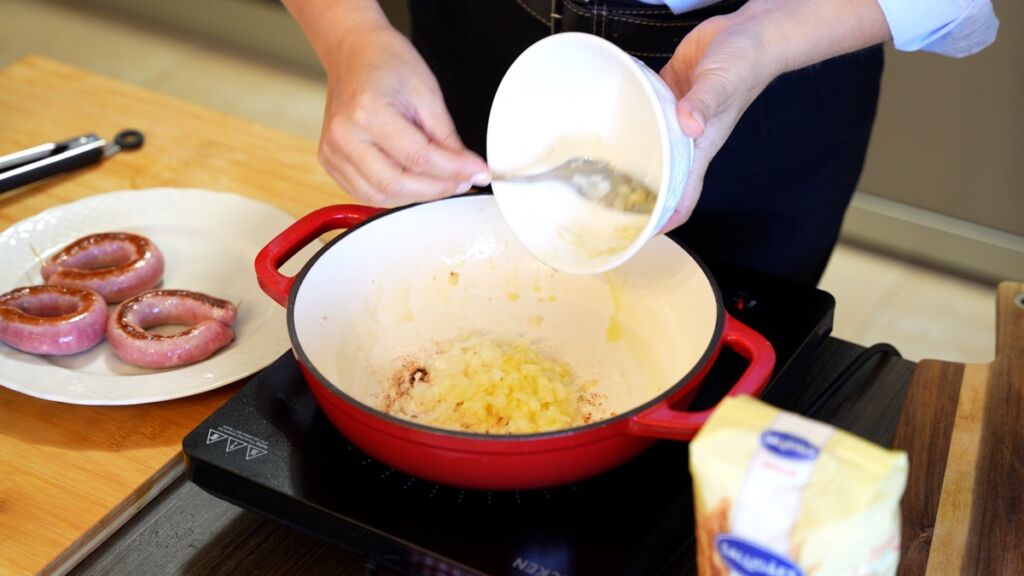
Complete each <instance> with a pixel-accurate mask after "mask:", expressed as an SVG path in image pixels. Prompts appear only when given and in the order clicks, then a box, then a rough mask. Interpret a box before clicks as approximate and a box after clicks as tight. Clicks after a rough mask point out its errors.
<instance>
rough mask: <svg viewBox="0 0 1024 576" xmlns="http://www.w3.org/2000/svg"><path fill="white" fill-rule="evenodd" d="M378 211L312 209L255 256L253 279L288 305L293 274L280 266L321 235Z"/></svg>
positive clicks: (367, 208)
mask: <svg viewBox="0 0 1024 576" xmlns="http://www.w3.org/2000/svg"><path fill="white" fill-rule="evenodd" d="M380 212H383V209H382V208H372V207H370V206H359V205H357V204H335V205H333V206H325V207H323V208H320V209H319V210H314V211H313V212H310V213H309V214H306V215H305V216H303V217H302V218H299V219H298V220H297V221H296V222H295V223H294V224H292V225H291V226H289V227H288V228H285V230H284V232H281V233H280V234H278V235H277V237H276V238H274V239H273V240H271V241H270V243H269V244H267V245H266V246H264V247H263V249H262V250H260V253H259V254H257V255H256V280H257V281H258V282H259V285H260V288H262V289H263V291H264V292H266V293H267V295H268V296H270V297H271V298H273V299H274V301H275V302H277V303H278V304H280V305H281V306H284V307H287V306H288V295H289V294H290V293H291V291H292V285H293V284H295V277H294V276H285V275H284V274H281V272H280V271H279V269H280V268H281V265H283V264H284V263H285V262H287V261H288V259H289V258H291V257H292V256H294V255H295V254H296V253H297V252H298V251H299V250H302V249H303V248H305V247H306V246H307V245H308V244H309V243H310V242H312V241H313V240H316V239H317V238H319V237H320V235H321V234H324V233H325V232H330V231H332V230H342V229H345V228H351V227H353V226H357V225H359V224H362V223H363V222H364V221H366V219H368V218H370V217H371V216H374V215H375V214H378V213H380Z"/></svg>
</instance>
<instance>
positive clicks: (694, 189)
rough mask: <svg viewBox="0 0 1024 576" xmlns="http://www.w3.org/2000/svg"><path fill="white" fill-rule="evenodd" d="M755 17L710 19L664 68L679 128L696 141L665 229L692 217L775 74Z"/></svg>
mask: <svg viewBox="0 0 1024 576" xmlns="http://www.w3.org/2000/svg"><path fill="white" fill-rule="evenodd" d="M751 20H752V18H751V17H747V16H746V15H745V14H742V13H741V12H737V13H734V14H729V15H726V16H716V17H714V18H710V19H708V20H705V21H704V22H702V23H701V24H700V25H699V26H697V27H696V28H694V29H693V31H692V32H690V33H689V34H688V35H687V36H686V37H685V38H683V41H682V42H680V43H679V46H678V47H677V48H676V51H675V54H673V56H672V58H671V60H669V62H668V64H666V65H665V67H664V68H662V70H661V77H662V79H664V80H665V82H666V83H667V84H668V85H669V87H670V88H671V89H672V91H673V92H674V93H675V95H676V98H677V99H678V103H677V104H676V115H677V117H678V120H679V125H680V128H682V131H683V133H685V134H686V135H687V136H689V137H691V138H693V140H694V149H693V163H692V165H691V167H690V173H689V175H688V177H687V180H686V184H685V185H684V187H683V194H682V199H681V200H680V203H679V205H678V206H677V207H676V209H675V212H674V213H673V214H672V216H671V217H670V218H669V220H668V222H667V223H666V224H665V226H664V228H663V229H662V232H667V231H669V230H672V229H673V228H676V227H677V226H679V225H681V224H683V223H684V222H686V221H687V220H688V219H689V218H690V215H691V214H692V213H693V210H694V208H695V207H696V205H697V200H698V199H699V198H700V194H701V190H702V188H703V186H704V175H705V174H706V172H707V169H708V165H709V164H710V163H711V160H712V158H714V156H715V154H717V153H718V151H719V150H720V149H721V148H722V145H723V144H725V141H726V139H727V138H728V137H729V134H731V133H732V130H733V128H734V127H735V126H736V123H737V122H738V121H739V119H740V116H741V115H742V114H743V112H744V111H745V110H746V109H747V107H748V106H750V103H751V102H753V101H754V99H755V98H756V97H757V96H758V94H760V93H761V91H763V90H764V88H765V86H767V85H768V82H770V81H771V79H772V78H774V77H775V74H776V68H775V67H774V66H773V65H772V64H771V60H770V58H771V56H770V53H769V47H768V46H767V45H766V43H765V42H763V40H762V34H761V30H760V28H759V27H758V26H756V22H751Z"/></svg>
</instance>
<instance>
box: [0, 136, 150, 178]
mask: <svg viewBox="0 0 1024 576" xmlns="http://www.w3.org/2000/svg"><path fill="white" fill-rule="evenodd" d="M140 146H142V134H141V133H140V132H138V131H136V130H125V131H123V132H121V133H119V134H118V135H117V137H116V138H115V139H114V143H113V146H111V145H108V143H107V141H106V140H104V139H103V138H100V137H99V136H96V135H95V134H85V135H83V136H76V137H75V138H69V139H68V140H63V141H61V142H50V143H47V144H41V145H39V146H34V147H32V148H28V149H26V150H21V151H19V152H15V153H13V154H8V155H6V156H0V192H6V191H7V190H13V189H15V188H19V187H21V186H24V185H26V184H30V183H32V182H36V181H39V180H42V179H44V178H49V177H50V176H55V175H57V174H60V173H62V172H68V171H71V170H76V169H78V168H82V167H84V166H88V165H89V164H94V163H96V162H99V161H100V160H102V159H103V157H104V156H109V155H111V154H114V153H116V152H117V151H119V150H131V149H134V148H138V147H140Z"/></svg>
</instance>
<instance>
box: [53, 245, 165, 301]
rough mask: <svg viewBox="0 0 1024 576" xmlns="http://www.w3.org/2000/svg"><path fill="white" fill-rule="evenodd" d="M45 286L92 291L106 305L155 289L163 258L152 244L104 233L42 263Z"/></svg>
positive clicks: (66, 248)
mask: <svg viewBox="0 0 1024 576" xmlns="http://www.w3.org/2000/svg"><path fill="white" fill-rule="evenodd" d="M42 274H43V280H44V281H45V282H46V283H47V284H56V285H60V286H72V287H74V288H84V289H86V290H92V291H94V292H96V293H98V294H99V295H100V296H102V297H103V299H104V300H106V301H107V302H108V303H111V304H114V303H116V302H121V301H122V300H126V299H128V298H131V297H132V296H135V295H136V294H139V293H141V292H143V291H145V290H148V289H150V288H153V287H155V286H156V285H157V284H159V283H160V279H161V278H163V275H164V257H163V254H161V252H160V250H159V249H158V248H157V247H156V245H155V244H153V242H151V241H150V240H149V239H148V238H146V237H144V236H139V235H138V234H131V233H128V232H103V233H100V234H92V235H89V236H85V237H82V238H79V239H78V240H75V241H74V242H72V243H71V244H69V245H68V246H66V247H65V248H64V249H62V250H61V251H60V252H58V253H56V254H54V255H53V256H51V257H50V258H48V259H47V260H46V262H44V263H43V269H42Z"/></svg>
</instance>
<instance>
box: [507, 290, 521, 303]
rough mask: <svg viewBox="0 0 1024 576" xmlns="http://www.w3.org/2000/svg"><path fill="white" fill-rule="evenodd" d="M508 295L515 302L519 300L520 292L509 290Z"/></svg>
mask: <svg viewBox="0 0 1024 576" xmlns="http://www.w3.org/2000/svg"><path fill="white" fill-rule="evenodd" d="M506 296H508V299H509V300H511V301H513V302H515V301H516V300H519V293H518V292H509V293H508V294H507V295H506Z"/></svg>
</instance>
